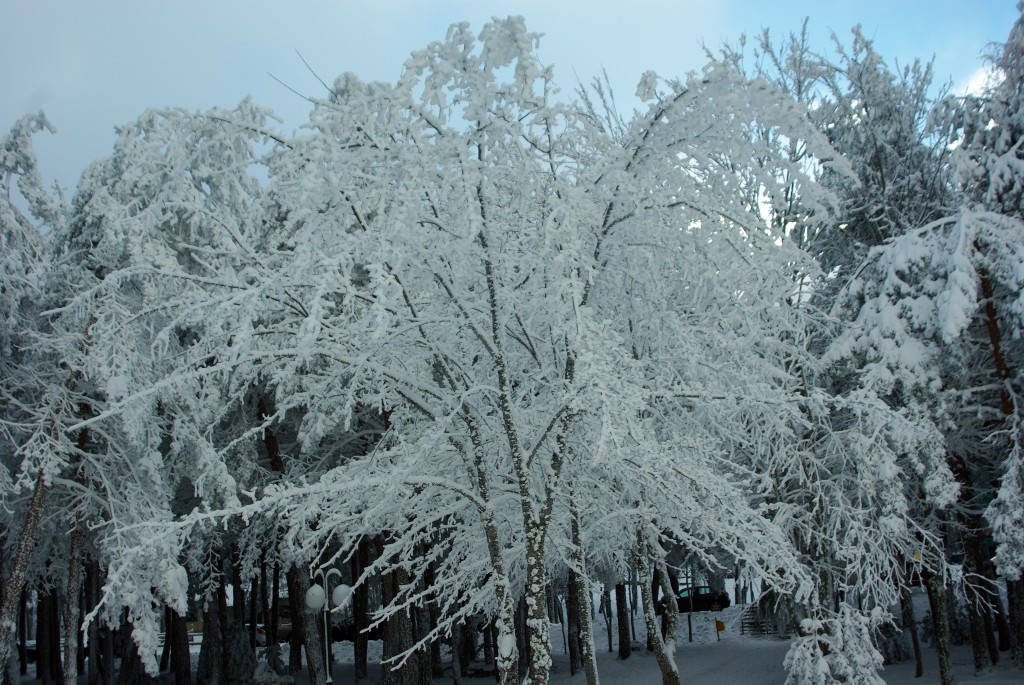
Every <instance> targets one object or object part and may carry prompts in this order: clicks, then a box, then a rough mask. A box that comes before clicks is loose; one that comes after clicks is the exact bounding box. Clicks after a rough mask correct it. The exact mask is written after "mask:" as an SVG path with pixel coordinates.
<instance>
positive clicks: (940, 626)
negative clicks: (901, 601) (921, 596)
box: [924, 571, 955, 685]
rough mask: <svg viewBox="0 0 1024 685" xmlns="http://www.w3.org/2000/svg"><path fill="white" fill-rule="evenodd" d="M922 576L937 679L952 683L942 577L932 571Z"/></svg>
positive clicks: (947, 619) (947, 623)
mask: <svg viewBox="0 0 1024 685" xmlns="http://www.w3.org/2000/svg"><path fill="white" fill-rule="evenodd" d="M924 576H925V577H924V582H925V589H926V590H927V591H928V605H929V606H930V607H931V610H932V629H933V631H934V634H935V648H936V650H937V651H938V653H939V680H940V682H941V683H942V685H954V683H955V680H954V678H953V662H952V656H951V655H950V651H949V643H950V635H949V608H948V606H947V602H946V587H945V584H944V583H943V582H942V579H941V578H939V577H937V576H936V575H935V574H934V573H931V572H928V571H926V572H925V573H924Z"/></svg>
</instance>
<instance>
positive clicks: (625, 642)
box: [615, 583, 633, 660]
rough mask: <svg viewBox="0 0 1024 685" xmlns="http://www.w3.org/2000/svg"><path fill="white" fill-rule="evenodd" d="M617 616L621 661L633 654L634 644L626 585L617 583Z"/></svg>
mask: <svg viewBox="0 0 1024 685" xmlns="http://www.w3.org/2000/svg"><path fill="white" fill-rule="evenodd" d="M615 615H616V618H617V619H618V628H619V659H620V660H624V659H628V658H629V655H630V654H632V653H633V647H632V642H631V641H630V635H629V609H628V607H627V606H626V585H625V583H617V584H616V585H615Z"/></svg>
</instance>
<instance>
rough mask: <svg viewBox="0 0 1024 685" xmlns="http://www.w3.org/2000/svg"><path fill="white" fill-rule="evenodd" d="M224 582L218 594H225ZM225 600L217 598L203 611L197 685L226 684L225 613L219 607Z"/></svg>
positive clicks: (220, 583)
mask: <svg viewBox="0 0 1024 685" xmlns="http://www.w3.org/2000/svg"><path fill="white" fill-rule="evenodd" d="M223 588H224V584H223V580H221V581H220V582H219V583H218V589H217V591H216V594H217V595H219V596H222V595H223V594H224V589H223ZM222 603H223V599H220V597H215V598H214V599H213V600H211V601H210V602H208V603H207V605H206V607H205V608H204V609H203V644H202V647H200V649H199V666H198V668H197V669H196V683H197V685H225V682H224V671H223V669H224V632H223V630H222V628H221V617H222V616H223V613H222V612H221V610H220V607H219V605H220V604H222Z"/></svg>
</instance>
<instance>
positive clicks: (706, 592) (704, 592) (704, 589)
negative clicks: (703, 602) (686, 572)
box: [697, 587, 711, 595]
mask: <svg viewBox="0 0 1024 685" xmlns="http://www.w3.org/2000/svg"><path fill="white" fill-rule="evenodd" d="M697 594H698V595H710V594H711V588H709V587H702V588H697Z"/></svg>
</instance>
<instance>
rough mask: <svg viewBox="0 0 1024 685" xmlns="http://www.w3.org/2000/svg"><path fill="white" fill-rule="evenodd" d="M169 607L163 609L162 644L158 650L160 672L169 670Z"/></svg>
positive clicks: (170, 612) (170, 614) (170, 613)
mask: <svg viewBox="0 0 1024 685" xmlns="http://www.w3.org/2000/svg"><path fill="white" fill-rule="evenodd" d="M172 614H173V612H172V611H171V607H169V606H167V607H164V644H163V648H162V649H161V650H160V672H161V673H163V672H164V671H167V670H169V669H170V668H171V620H172V619H171V616H172Z"/></svg>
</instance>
